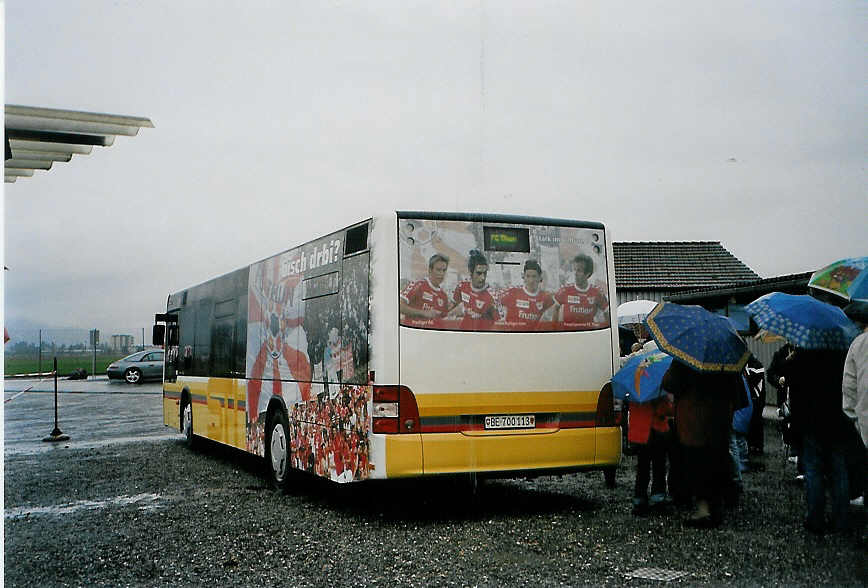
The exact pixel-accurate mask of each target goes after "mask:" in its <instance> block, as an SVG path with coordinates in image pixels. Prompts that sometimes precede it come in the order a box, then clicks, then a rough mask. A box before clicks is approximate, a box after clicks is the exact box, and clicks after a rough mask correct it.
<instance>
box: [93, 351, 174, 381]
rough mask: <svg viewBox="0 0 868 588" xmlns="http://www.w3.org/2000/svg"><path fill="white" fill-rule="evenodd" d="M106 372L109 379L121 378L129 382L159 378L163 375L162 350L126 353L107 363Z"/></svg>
mask: <svg viewBox="0 0 868 588" xmlns="http://www.w3.org/2000/svg"><path fill="white" fill-rule="evenodd" d="M106 374H107V375H108V377H109V379H110V380H112V379H114V380H121V379H123V380H126V381H127V382H128V383H130V384H138V383H139V382H142V381H144V380H153V379H160V378H162V377H163V352H162V351H153V350H151V351H138V352H136V353H133V354H131V355H127V356H126V357H124V358H121V359H119V360H117V361H115V362H113V363H111V364H109V366H108V368H106Z"/></svg>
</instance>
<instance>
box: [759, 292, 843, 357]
mask: <svg viewBox="0 0 868 588" xmlns="http://www.w3.org/2000/svg"><path fill="white" fill-rule="evenodd" d="M746 308H747V311H748V312H749V313H750V314H751V316H753V320H754V321H755V322H756V324H757V325H759V327H760V328H761V329H766V330H767V331H769V332H770V333H775V334H776V335H780V336H781V337H784V338H785V339H787V340H788V341H789V342H790V343H792V344H793V345H795V346H796V347H802V348H803V349H847V348H848V347H849V346H850V342H851V341H853V339H854V338H855V337H856V335H858V334H859V329H858V328H857V327H856V325H854V324H853V321H851V320H850V319H849V318H847V315H845V314H844V311H843V310H841V309H840V308H838V307H837V306H832V305H831V304H826V303H825V302H820V301H819V300H817V299H816V298H812V297H810V296H806V295H798V296H797V295H795V294H784V293H783V292H772V293H771V294H766V295H765V296H760V297H759V298H757V299H756V300H754V301H753V302H751V303H750V304H748V305H747V307H746Z"/></svg>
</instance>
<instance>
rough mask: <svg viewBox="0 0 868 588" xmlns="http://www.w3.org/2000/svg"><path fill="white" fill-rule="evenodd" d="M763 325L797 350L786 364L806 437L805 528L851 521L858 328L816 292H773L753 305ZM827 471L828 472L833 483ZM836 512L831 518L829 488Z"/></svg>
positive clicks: (796, 422)
mask: <svg viewBox="0 0 868 588" xmlns="http://www.w3.org/2000/svg"><path fill="white" fill-rule="evenodd" d="M747 311H748V312H749V313H750V314H751V316H752V317H753V319H754V321H755V322H756V323H757V325H759V327H760V328H763V329H766V330H768V331H769V332H772V333H775V334H777V335H780V336H781V337H784V338H785V339H787V340H788V341H789V342H790V343H791V344H792V345H793V352H792V353H791V354H790V355H789V356H788V357H787V359H786V360H785V362H784V364H783V365H782V366H781V368H780V374H781V376H782V377H783V379H784V383H785V385H786V386H788V388H789V403H790V416H791V419H792V421H791V422H792V427H793V430H794V431H795V432H796V433H797V434H799V435H800V436H801V439H802V456H801V457H802V463H803V466H804V469H805V506H806V508H805V511H806V512H805V519H804V523H803V524H804V527H805V529H806V530H807V531H808V532H810V533H814V534H823V533H825V532H826V531H832V532H838V531H844V530H846V529H847V527H848V510H849V485H848V479H847V465H846V451H847V435H846V431H847V426H848V425H849V423H848V421H847V419H846V416H845V415H844V411H843V409H842V393H841V387H842V380H843V372H844V358H845V353H846V350H847V348H848V347H849V344H850V341H851V340H852V339H853V338H854V337H855V335H856V334H857V332H858V330H857V329H856V327H855V325H853V323H852V322H851V321H850V319H848V318H847V316H846V315H845V314H844V312H843V311H842V310H841V309H840V308H837V307H835V306H832V305H830V304H826V303H824V302H820V301H819V300H817V299H815V298H811V297H810V296H796V295H792V294H783V293H781V292H772V293H771V294H766V295H765V296H761V297H760V298H758V299H757V300H754V301H753V302H751V303H750V304H748V305H747ZM826 477H828V488H827V482H826ZM827 489H828V491H829V494H830V499H831V501H830V502H831V518H830V521H829V523H828V525H827V524H826V522H825V507H826V490H827Z"/></svg>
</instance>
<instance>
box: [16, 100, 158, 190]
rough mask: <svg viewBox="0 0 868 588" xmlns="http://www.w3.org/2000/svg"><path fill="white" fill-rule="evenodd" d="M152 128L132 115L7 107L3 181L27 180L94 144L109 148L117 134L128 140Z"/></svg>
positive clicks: (143, 119) (151, 124)
mask: <svg viewBox="0 0 868 588" xmlns="http://www.w3.org/2000/svg"><path fill="white" fill-rule="evenodd" d="M153 126H154V124H153V123H152V122H151V121H150V119H147V118H142V117H136V116H121V115H115V114H101V113H97V112H81V111H75V110H59V109H54V108H37V107H33V106H16V105H11V104H7V105H6V120H5V128H6V157H5V166H4V167H5V172H6V173H5V176H4V181H5V182H7V183H12V182H15V180H16V179H17V178H19V177H30V176H32V175H33V170H35V169H42V170H47V169H51V166H52V163H53V162H56V161H58V162H67V161H70V160H71V159H72V156H73V155H87V154H89V153H90V152H91V150H92V149H93V146H94V145H98V146H101V147H108V146H110V145H111V144H112V143H114V138H115V136H117V135H123V136H130V137H131V136H135V135H136V134H138V132H139V129H140V128H142V127H149V128H153Z"/></svg>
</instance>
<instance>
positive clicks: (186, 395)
mask: <svg viewBox="0 0 868 588" xmlns="http://www.w3.org/2000/svg"><path fill="white" fill-rule="evenodd" d="M187 402H189V403H190V408H191V409H192V408H193V396H192V394H190V389H189V388H187V387H186V386H185V387H184V388H183V389H182V390H181V401H180V402H179V403H178V428H179V429H183V428H184V404H185V403H187Z"/></svg>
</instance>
